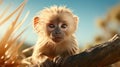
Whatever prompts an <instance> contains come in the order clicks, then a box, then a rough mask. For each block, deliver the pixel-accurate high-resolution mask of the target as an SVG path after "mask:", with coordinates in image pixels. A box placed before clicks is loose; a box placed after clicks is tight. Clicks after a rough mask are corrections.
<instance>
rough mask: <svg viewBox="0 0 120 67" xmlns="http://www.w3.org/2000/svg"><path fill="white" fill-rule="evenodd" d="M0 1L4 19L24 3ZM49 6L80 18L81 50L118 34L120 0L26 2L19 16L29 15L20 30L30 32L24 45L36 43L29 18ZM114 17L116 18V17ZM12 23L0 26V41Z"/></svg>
mask: <svg viewBox="0 0 120 67" xmlns="http://www.w3.org/2000/svg"><path fill="white" fill-rule="evenodd" d="M1 1H2V2H1V3H0V14H1V13H3V12H4V11H2V10H5V9H6V8H7V9H8V10H7V9H6V10H7V11H8V12H7V14H6V15H4V16H3V17H6V16H7V15H8V14H10V13H11V12H12V11H13V10H15V9H16V8H17V7H18V6H19V4H20V3H21V2H23V0H1ZM52 5H58V6H61V5H65V6H67V7H68V8H70V9H71V10H72V11H73V13H74V14H76V15H77V16H78V17H79V19H80V21H79V25H78V29H77V31H76V33H75V34H76V37H77V40H78V43H79V46H80V47H81V48H83V47H84V48H86V47H87V48H88V47H91V46H93V45H94V44H96V43H101V42H104V41H106V40H108V39H110V38H111V37H112V36H113V35H114V34H116V33H119V32H120V0H75V1H74V0H69V1H67V0H28V2H27V4H26V5H25V8H24V10H23V13H22V15H25V14H26V13H27V12H28V11H29V15H28V17H27V19H26V21H25V22H24V24H23V25H22V27H26V26H27V25H28V24H29V28H28V29H27V30H26V31H25V32H24V34H23V35H22V37H26V40H25V44H27V45H34V44H35V43H36V41H37V34H36V33H35V32H34V30H33V28H32V18H33V17H34V16H35V15H36V13H38V12H39V11H40V10H42V9H43V8H45V7H49V6H52ZM117 15H118V17H116V16H117ZM21 18H23V16H21V17H20V19H21ZM12 20H14V18H12V19H11V20H9V21H7V22H8V23H5V24H4V25H3V26H0V37H1V36H2V35H3V34H4V32H5V30H6V27H7V26H8V25H9V22H11V21H12ZM22 27H21V28H22ZM18 32H19V31H18Z"/></svg>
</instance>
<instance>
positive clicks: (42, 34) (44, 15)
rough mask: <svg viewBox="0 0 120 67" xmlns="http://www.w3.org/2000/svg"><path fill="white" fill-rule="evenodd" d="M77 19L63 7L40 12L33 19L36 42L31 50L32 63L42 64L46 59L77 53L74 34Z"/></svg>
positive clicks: (53, 7)
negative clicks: (36, 35)
mask: <svg viewBox="0 0 120 67" xmlns="http://www.w3.org/2000/svg"><path fill="white" fill-rule="evenodd" d="M77 25H78V17H77V16H76V15H74V14H73V13H72V11H71V10H70V9H68V8H66V7H65V6H52V7H49V8H45V9H43V10H41V11H40V12H39V13H38V14H37V15H36V16H35V17H34V18H33V27H34V30H35V31H36V32H37V34H38V41H37V43H36V45H35V46H34V48H33V54H32V61H33V63H34V64H42V63H43V62H44V61H45V60H46V59H49V60H52V61H53V60H54V59H56V58H58V57H60V58H63V59H64V58H67V57H69V56H72V55H75V54H77V53H78V50H79V48H78V44H77V41H76V38H75V36H74V33H75V31H76V28H77Z"/></svg>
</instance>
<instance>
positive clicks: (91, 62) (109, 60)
mask: <svg viewBox="0 0 120 67" xmlns="http://www.w3.org/2000/svg"><path fill="white" fill-rule="evenodd" d="M119 60H120V35H115V36H114V37H113V38H112V39H110V40H109V41H107V42H105V43H102V44H98V45H97V46H94V47H92V48H90V49H87V50H85V51H84V52H81V53H80V54H77V55H74V56H70V57H68V58H67V59H65V60H64V61H63V62H62V63H61V64H60V65H61V66H60V67H104V66H108V65H110V64H113V63H115V62H117V61H119Z"/></svg>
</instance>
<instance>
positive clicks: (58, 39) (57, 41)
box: [52, 37, 64, 43]
mask: <svg viewBox="0 0 120 67" xmlns="http://www.w3.org/2000/svg"><path fill="white" fill-rule="evenodd" d="M52 40H53V41H54V42H55V43H60V42H62V41H63V40H64V38H61V37H55V38H53V39H52Z"/></svg>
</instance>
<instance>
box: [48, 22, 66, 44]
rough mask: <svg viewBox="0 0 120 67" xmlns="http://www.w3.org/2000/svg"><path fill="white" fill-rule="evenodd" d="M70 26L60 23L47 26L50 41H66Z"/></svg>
mask: <svg viewBox="0 0 120 67" xmlns="http://www.w3.org/2000/svg"><path fill="white" fill-rule="evenodd" d="M67 28H68V26H67V24H66V23H63V22H58V23H55V22H54V23H49V24H48V25H47V32H48V36H49V37H50V39H52V40H53V41H54V42H60V41H62V40H64V37H65V35H66V34H65V31H66V30H67Z"/></svg>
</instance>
